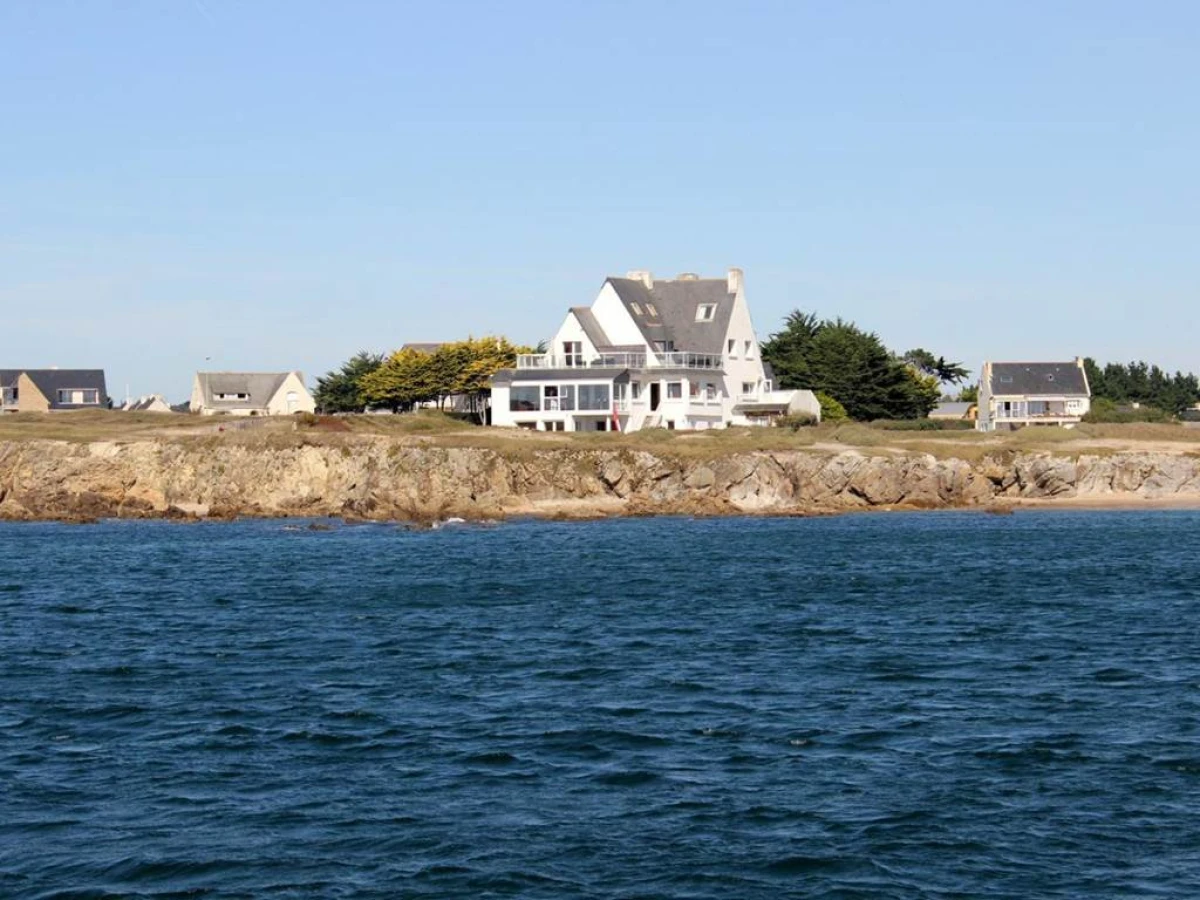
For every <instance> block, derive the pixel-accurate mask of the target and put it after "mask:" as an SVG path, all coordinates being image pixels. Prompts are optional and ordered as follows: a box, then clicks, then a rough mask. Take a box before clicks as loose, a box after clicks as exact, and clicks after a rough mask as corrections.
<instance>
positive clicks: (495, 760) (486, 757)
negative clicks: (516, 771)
mask: <svg viewBox="0 0 1200 900" xmlns="http://www.w3.org/2000/svg"><path fill="white" fill-rule="evenodd" d="M465 761H466V762H469V763H478V764H480V765H485V766H507V765H511V764H512V763H515V762H516V761H517V758H516V757H515V756H513V755H512V754H511V753H508V752H506V751H504V750H485V751H484V752H482V753H472V754H471V755H470V756H468V757H467V758H466V760H465Z"/></svg>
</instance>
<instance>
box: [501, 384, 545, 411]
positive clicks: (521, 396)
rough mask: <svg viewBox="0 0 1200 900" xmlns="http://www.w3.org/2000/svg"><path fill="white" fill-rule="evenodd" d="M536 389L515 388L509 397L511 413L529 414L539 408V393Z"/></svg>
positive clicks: (538, 389)
mask: <svg viewBox="0 0 1200 900" xmlns="http://www.w3.org/2000/svg"><path fill="white" fill-rule="evenodd" d="M540 390H541V389H540V388H536V387H515V388H513V389H512V390H511V391H510V392H509V395H508V409H509V412H529V411H530V410H534V409H537V408H538V392H539V391H540Z"/></svg>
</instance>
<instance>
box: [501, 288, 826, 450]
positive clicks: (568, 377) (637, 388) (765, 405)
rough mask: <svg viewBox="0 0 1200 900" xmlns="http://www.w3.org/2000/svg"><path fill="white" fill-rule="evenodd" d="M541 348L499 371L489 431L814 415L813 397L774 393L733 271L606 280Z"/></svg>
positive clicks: (746, 421) (683, 425) (720, 423)
mask: <svg viewBox="0 0 1200 900" xmlns="http://www.w3.org/2000/svg"><path fill="white" fill-rule="evenodd" d="M548 350H549V352H547V353H546V354H540V355H531V356H522V357H520V358H519V359H518V362H517V368H516V369H515V370H507V371H506V372H502V373H499V374H498V375H497V377H496V378H495V380H494V381H493V384H492V424H493V425H499V426H509V427H513V426H516V427H524V428H534V429H537V430H541V431H612V430H620V431H637V430H639V429H641V428H652V427H661V428H673V429H688V430H701V429H708V428H724V427H726V426H728V425H750V424H759V423H767V422H769V421H771V420H772V419H773V418H774V417H775V416H778V415H783V414H787V413H793V414H794V413H797V412H806V413H808V414H810V415H812V416H814V417H815V418H818V419H819V417H820V404H819V403H818V402H817V400H816V397H815V396H814V395H813V394H812V393H811V392H810V391H776V390H775V389H774V385H773V384H772V383H771V382H770V379H769V378H768V377H767V374H766V372H765V370H764V368H763V362H762V358H761V355H760V353H759V343H758V337H757V335H756V334H755V332H754V326H753V323H752V322H751V319H750V312H749V308H748V306H747V305H746V297H745V287H744V279H743V277H742V273H741V270H740V269H731V270H730V271H729V274H728V276H727V278H724V279H699V278H697V277H696V276H691V275H686V276H680V277H679V278H678V279H674V280H668V281H655V280H654V279H653V277H652V276H651V275H650V274H649V273H648V272H631V273H629V276H628V277H627V278H625V279H616V278H610V279H608V280H607V281H605V283H604V285H603V287H601V289H600V292H599V294H598V295H597V297H596V300H595V302H594V303H593V304H592V306H591V307H590V308H575V309H572V310H571V311H570V312H568V313H567V316H566V318H565V319H564V320H563V323H562V325H561V326H560V327H559V329H558V331H557V332H556V333H555V335H554V337H553V339H552V340H551V341H550V345H549V348H548Z"/></svg>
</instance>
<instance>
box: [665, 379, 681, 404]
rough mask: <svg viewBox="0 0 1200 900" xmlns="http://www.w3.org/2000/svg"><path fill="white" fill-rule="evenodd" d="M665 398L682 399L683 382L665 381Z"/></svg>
mask: <svg viewBox="0 0 1200 900" xmlns="http://www.w3.org/2000/svg"><path fill="white" fill-rule="evenodd" d="M667 399H668V400H682V399H683V382H682V381H668V382H667Z"/></svg>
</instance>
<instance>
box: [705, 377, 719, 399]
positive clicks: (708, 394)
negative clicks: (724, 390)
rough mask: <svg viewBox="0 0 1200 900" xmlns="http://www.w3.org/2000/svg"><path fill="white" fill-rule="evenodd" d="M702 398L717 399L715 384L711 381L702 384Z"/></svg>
mask: <svg viewBox="0 0 1200 900" xmlns="http://www.w3.org/2000/svg"><path fill="white" fill-rule="evenodd" d="M704 398H705V399H706V400H716V399H717V386H716V385H715V384H713V383H712V382H711V381H706V382H705V383H704Z"/></svg>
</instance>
